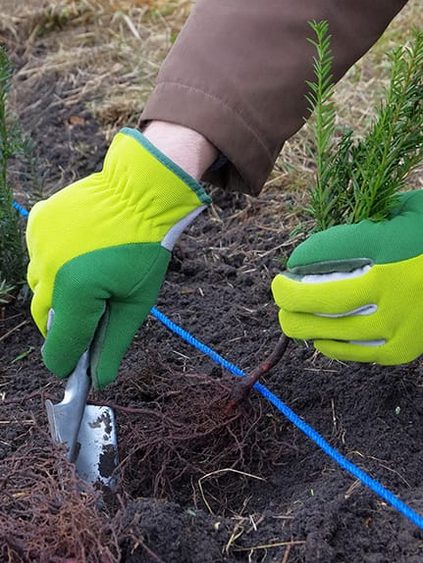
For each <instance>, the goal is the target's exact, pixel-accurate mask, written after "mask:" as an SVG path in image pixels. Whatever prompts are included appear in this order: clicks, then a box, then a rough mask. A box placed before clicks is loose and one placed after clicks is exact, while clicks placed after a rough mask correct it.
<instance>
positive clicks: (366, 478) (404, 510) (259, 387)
mask: <svg viewBox="0 0 423 563" xmlns="http://www.w3.org/2000/svg"><path fill="white" fill-rule="evenodd" d="M150 313H151V314H152V316H153V317H155V318H156V319H157V320H158V321H160V322H161V323H162V324H163V325H165V326H166V328H168V329H169V330H171V331H172V332H174V333H175V334H177V335H178V336H179V337H180V338H182V339H183V340H185V342H187V343H188V344H191V346H193V347H194V348H196V349H197V350H199V351H200V352H202V353H203V354H205V355H206V356H208V357H209V358H210V359H212V360H213V361H214V362H215V363H216V364H218V365H220V366H222V367H223V368H225V369H226V370H228V371H230V372H231V373H232V374H233V375H236V376H237V377H244V376H245V372H243V371H242V370H241V369H240V368H239V367H238V366H236V365H235V364H233V363H232V362H230V361H228V360H226V359H225V358H223V357H222V356H221V355H220V354H218V353H217V352H215V351H214V350H212V349H211V348H209V347H208V346H207V345H206V344H204V342H201V341H200V340H198V339H197V338H195V337H194V336H193V335H192V334H190V333H189V332H187V331H186V330H185V329H183V328H182V327H180V326H179V325H177V324H176V323H174V322H173V321H171V320H170V319H169V318H168V317H166V315H164V314H163V313H162V312H161V311H159V310H158V309H157V308H156V307H153V308H152V309H151V311H150ZM254 389H256V391H258V392H259V393H260V394H261V395H262V396H263V397H264V398H265V399H267V400H268V401H269V402H270V403H272V405H273V406H275V407H276V408H277V409H278V411H279V412H281V413H282V414H283V415H284V416H285V417H286V418H287V419H288V420H289V421H290V422H292V424H294V425H295V426H296V427H297V428H298V429H299V430H301V432H303V433H304V434H305V435H306V436H307V437H308V438H310V440H312V441H313V442H314V443H315V444H316V445H317V446H319V448H320V449H321V450H322V451H323V452H324V453H325V454H326V455H327V456H329V457H330V458H331V459H332V460H333V461H335V462H336V463H337V464H338V465H339V466H340V467H342V469H345V471H348V473H350V474H351V475H352V476H353V477H355V478H356V479H358V480H359V481H361V482H362V483H363V485H365V486H366V487H368V488H369V489H370V490H371V491H373V492H374V493H376V494H377V495H379V496H380V497H381V498H383V500H385V501H386V502H387V503H388V504H390V505H391V506H392V507H393V508H395V509H396V510H397V511H398V512H400V513H401V514H403V515H404V516H405V517H406V518H408V519H409V520H410V521H411V522H413V524H415V525H416V526H418V527H419V528H420V529H422V530H423V516H421V515H420V514H418V513H417V512H415V511H414V510H413V509H412V508H410V507H409V506H408V505H407V504H405V502H403V501H402V500H401V499H399V498H398V497H397V496H395V495H394V494H393V493H392V492H391V491H390V490H389V489H386V488H385V487H384V486H383V485H382V484H381V483H379V481H376V479H373V477H370V475H368V474H367V473H366V472H365V471H363V470H362V469H360V468H359V467H357V466H356V465H355V464H354V463H352V462H351V461H349V460H348V459H346V458H345V457H344V456H343V455H342V454H341V453H339V452H338V450H336V449H335V448H333V447H332V446H331V445H330V444H329V443H328V442H327V441H326V440H325V439H324V438H323V436H321V435H320V434H319V433H318V432H317V431H316V430H314V428H313V427H311V426H310V425H309V424H307V422H305V421H304V420H303V419H302V418H300V417H299V416H298V415H297V414H295V412H294V411H293V410H292V409H290V408H289V407H288V405H286V404H285V403H284V402H283V401H282V400H281V399H280V398H279V397H277V396H276V395H275V394H274V393H272V392H271V391H270V390H269V389H268V388H267V387H266V386H265V385H263V384H262V383H256V384H255V385H254Z"/></svg>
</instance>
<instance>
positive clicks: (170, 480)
mask: <svg viewBox="0 0 423 563" xmlns="http://www.w3.org/2000/svg"><path fill="white" fill-rule="evenodd" d="M19 92H20V95H19V99H18V102H17V109H18V112H19V113H20V115H21V117H22V122H23V125H24V129H25V131H26V132H27V133H29V134H30V136H31V138H32V140H33V143H34V146H35V153H36V155H37V158H38V162H39V163H41V166H42V175H43V176H45V179H44V181H45V184H46V185H47V188H48V190H51V189H52V190H54V189H57V188H59V186H60V185H62V183H65V182H67V181H69V180H72V179H73V177H74V176H75V175H76V176H80V175H81V174H84V173H87V172H89V171H91V170H93V169H95V168H96V167H98V165H99V163H100V162H101V159H102V156H103V154H104V151H105V146H106V143H105V141H104V139H103V136H102V134H101V132H100V131H99V129H98V127H97V125H96V123H95V122H94V120H93V119H92V117H91V116H90V114H89V113H88V112H87V110H86V109H84V107H83V106H81V105H80V102H79V105H76V106H75V105H72V104H69V105H66V104H60V103H56V104H55V105H54V106H52V107H49V100H51V99H52V96H53V97H54V99H55V100H56V101H57V100H62V101H64V100H66V89H65V87H64V85H63V82H60V84H56V82H55V76H54V75H52V76H51V81H50V82H49V83H47V82H46V81H45V77H44V79H43V82H42V83H37V82H36V81H35V82H34V81H32V82H31V84H26V83H25V82H23V83H21V84H19ZM35 96H36V97H38V98H40V99H41V102H40V105H37V106H33V107H31V103H30V100H33V99H34V97H35ZM40 108H42V111H41V110H40ZM73 115H79V116H82V117H83V119H81V120H74V119H71V117H72V116H73ZM75 123H77V124H75ZM75 147H79V148H78V150H75ZM16 170H19V167H18V165H17V167H16ZM14 182H15V183H16V185H17V191H18V192H19V194H21V196H22V198H23V199H22V201H23V202H24V203H25V197H24V196H23V195H22V194H24V193H25V192H29V191H30V187H31V183H30V182H31V180H30V179H29V175H28V174H26V175H25V174H23V173H22V174H20V175H18V174H16V175H15V177H14ZM28 199H30V198H28ZM213 199H214V208H213V209H212V210H210V211H209V212H208V213H207V214H204V216H203V217H201V218H200V219H199V220H198V221H197V222H196V223H195V225H194V226H193V227H192V228H191V229H190V231H189V232H188V233H186V234H185V235H184V236H183V238H182V240H181V241H180V243H179V244H178V246H177V248H176V250H175V253H174V257H173V260H172V263H171V266H170V270H169V274H168V276H167V279H166V281H165V283H164V286H163V290H162V292H161V296H160V300H159V304H158V306H159V308H160V309H161V310H162V311H163V312H165V313H166V314H167V315H169V316H170V317H171V318H172V319H173V320H174V321H176V322H178V323H179V324H181V325H182V326H183V327H185V328H186V329H188V330H190V331H191V332H192V333H193V334H194V335H196V336H197V337H198V338H200V339H201V340H203V341H205V342H206V343H207V344H209V345H211V346H212V347H214V348H215V349H216V350H217V351H218V352H220V353H222V354H223V355H225V356H226V357H227V358H228V359H230V360H232V361H234V362H236V363H238V365H239V366H240V367H242V368H243V369H245V370H250V369H251V368H253V367H254V366H255V365H256V364H257V363H258V362H259V361H261V360H262V359H263V357H264V356H265V355H266V354H267V353H268V352H269V351H270V350H271V349H272V347H273V346H274V345H275V343H276V341H277V339H278V336H279V328H278V323H277V317H276V308H275V306H274V305H273V302H272V300H271V294H270V282H271V279H272V277H273V276H274V275H275V274H276V273H277V271H278V270H279V268H280V264H281V259H283V258H286V256H287V255H288V254H289V252H290V251H291V249H292V247H291V245H290V244H289V243H288V242H287V240H288V233H289V230H290V229H291V228H292V227H293V226H295V224H296V222H298V220H299V218H298V211H297V210H296V207H295V206H296V203H295V201H296V199H295V197H294V195H293V194H292V193H290V190H289V187H286V188H278V189H276V188H275V189H269V190H267V191H266V192H265V193H264V194H262V196H261V197H260V198H259V199H258V200H252V199H250V198H247V197H245V196H242V195H236V194H224V193H222V192H219V191H213ZM293 215H294V218H292V217H293ZM288 217H291V218H290V219H289V220H288ZM3 313H4V316H3V318H1V319H0V349H1V365H0V398H1V400H2V403H1V420H0V490H1V491H2V493H1V494H2V495H3V502H2V503H1V506H0V554H1V558H2V560H5V561H8V560H10V561H47V560H48V561H68V562H70V561H75V560H78V561H106V562H108V561H114V560H121V561H126V562H129V561H130V562H141V561H166V562H167V563H181V562H187V563H188V562H192V563H203V562H217V561H233V562H235V561H275V562H283V563H287V562H289V563H293V562H308V563H318V562H321V563H335V562H336V563H341V562H352V563H363V562H364V563H384V562H387V563H388V562H389V563H392V562H395V563H396V562H398V563H400V562H401V563H403V562H404V563H405V562H406V563H419V562H421V561H423V534H422V532H421V531H419V530H418V529H416V528H415V527H414V526H413V525H412V524H410V523H409V522H408V521H406V520H405V519H404V518H403V517H402V516H400V515H399V514H397V513H396V512H394V511H393V509H391V508H390V507H388V506H386V504H385V503H383V502H382V501H381V500H380V499H378V498H377V497H376V496H375V495H374V494H373V493H371V492H370V491H368V490H367V489H365V488H364V487H363V486H361V485H360V484H359V483H358V482H356V481H354V480H353V479H352V478H351V477H350V476H349V475H347V474H345V473H344V472H343V471H342V470H340V469H339V468H338V467H337V466H336V465H335V464H334V463H332V462H331V461H330V460H329V459H328V458H327V457H326V456H325V455H324V454H323V453H322V452H321V451H320V450H318V449H317V447H316V446H314V445H313V444H312V443H311V442H310V441H309V440H308V439H306V438H305V437H304V436H303V435H302V434H301V433H300V432H299V431H298V430H296V429H295V428H293V427H292V426H291V425H289V424H288V423H287V422H286V421H285V420H284V419H283V418H282V416H281V415H279V414H278V413H277V412H276V411H275V410H274V409H273V408H271V407H270V406H269V405H266V404H265V403H264V401H263V399H261V398H258V397H257V396H253V397H251V400H250V401H249V403H247V404H246V405H244V406H243V408H242V409H241V410H240V411H239V412H238V413H237V416H236V420H235V421H232V422H229V423H228V424H226V423H225V421H223V425H222V426H220V427H219V426H217V427H216V431H215V432H214V433H212V434H211V435H210V436H209V438H207V436H205V435H204V433H203V435H202V436H201V440H197V438H195V439H194V438H193V437H192V436H191V437H186V438H187V440H186V441H185V442H184V448H183V450H181V449H180V448H179V446H178V447H176V446H175V441H174V435H173V434H169V424H168V422H169V420H170V418H171V417H170V415H169V413H171V414H172V416H174V415H175V413H177V414H178V417H179V418H178V420H177V422H178V424H183V423H189V424H191V425H192V424H194V423H195V424H197V425H199V426H198V428H200V430H201V428H203V427H202V426H201V424H202V420H203V419H202V418H201V416H200V417H199V415H200V414H201V415H202V414H203V413H199V411H198V409H197V410H196V409H195V408H194V407H195V405H203V406H204V405H205V406H206V407H207V408H208V407H209V406H211V405H214V406H215V407H216V402H215V400H216V398H219V397H220V398H224V397H225V393H227V391H228V388H229V387H230V385H231V382H230V380H228V376H227V375H226V376H224V374H222V370H221V369H220V368H218V367H216V366H214V365H213V364H212V363H211V362H210V361H209V360H208V359H207V358H205V357H204V356H202V355H201V354H200V353H199V352H197V351H196V350H194V349H192V348H190V347H188V346H187V345H186V344H184V343H183V342H182V341H181V340H180V339H179V338H178V337H176V336H174V335H173V334H171V333H169V332H168V331H167V330H166V329H165V328H164V327H163V326H161V325H160V324H159V323H158V321H156V320H154V319H149V320H148V322H147V323H146V325H145V327H144V328H143V329H142V330H141V331H140V332H139V333H138V335H137V337H136V338H135V340H134V343H133V345H132V347H131V349H130V351H129V353H128V355H127V356H126V358H125V360H124V362H123V365H122V369H121V374H120V377H119V380H118V382H116V383H115V384H114V385H112V386H111V387H110V388H109V389H108V390H107V391H106V392H104V393H102V394H97V395H96V397H95V399H96V400H100V401H103V402H111V403H114V404H115V405H117V408H116V414H117V421H118V425H119V431H120V456H121V459H122V460H125V467H124V477H123V479H122V487H121V489H120V491H119V493H118V495H117V497H116V499H115V502H114V505H113V506H111V507H109V508H106V507H104V506H101V503H99V500H98V498H97V497H96V495H95V493H93V492H90V491H88V492H85V493H81V491H80V490H79V489H78V486H75V481H74V477H72V469H71V468H66V469H63V468H62V469H60V470H59V469H58V465H57V464H58V463H59V465H60V462H58V461H57V459H58V458H60V455H61V452H59V451H57V450H55V449H54V448H51V447H50V445H49V440H48V436H47V422H46V416H45V413H44V408H43V399H44V398H45V397H46V396H53V397H54V398H59V397H60V394H61V389H62V383H60V382H58V381H56V380H55V379H54V378H53V377H52V376H51V375H49V374H48V373H47V371H46V370H45V368H44V367H43V366H42V363H41V361H40V352H39V351H40V346H41V344H42V341H41V338H40V336H39V335H38V334H37V332H36V330H35V328H34V327H33V325H32V324H31V321H30V317H29V314H28V311H27V305H25V304H17V305H15V306H13V307H8V308H7V309H6V310H4V311H3ZM19 325H20V326H19ZM14 329H15V330H14ZM9 331H11V332H10V333H9V334H7V333H8V332H9ZM266 383H267V384H268V386H269V387H270V388H271V389H272V390H273V391H274V392H275V393H277V394H278V395H279V396H280V397H281V398H282V399H283V400H284V401H286V402H287V403H288V404H289V405H290V406H291V407H292V408H293V409H294V410H295V411H296V412H297V413H298V414H299V415H301V416H302V417H304V419H305V420H307V421H308V422H309V423H311V424H312V425H313V426H314V427H315V428H316V429H317V430H318V431H319V432H320V433H321V434H322V435H323V436H325V437H326V438H327V439H328V440H329V441H330V442H331V444H333V445H334V446H335V447H337V448H339V449H340V451H341V452H342V453H343V454H345V455H346V456H347V457H348V458H349V459H351V460H352V461H354V462H355V463H357V464H358V465H359V466H360V467H362V468H363V469H365V470H366V471H368V472H369V473H370V474H371V475H373V476H374V477H376V478H377V479H379V480H380V481H381V482H382V483H383V484H384V485H386V486H387V487H389V488H391V489H392V490H393V491H394V492H395V493H396V494H398V495H399V496H400V497H401V498H402V499H403V500H404V501H406V502H407V503H409V504H410V506H412V507H413V508H414V509H415V510H417V511H419V512H420V513H423V477H422V457H421V455H422V454H421V452H422V445H423V423H422V422H423V421H422V419H423V372H422V369H421V366H420V364H419V362H415V363H413V364H411V365H408V366H404V367H399V368H380V367H376V366H360V365H355V364H349V365H343V364H340V363H336V362H330V361H329V360H327V359H325V358H322V357H316V355H315V354H314V353H313V350H312V349H311V348H306V347H304V346H300V345H291V347H290V348H289V350H288V352H287V354H286V356H285V358H284V361H283V364H280V365H279V366H278V367H277V368H276V369H274V370H273V372H272V374H271V375H270V376H268V377H267V381H266ZM219 393H220V395H219ZM184 397H185V398H186V400H185V401H184ZM196 401H197V402H196ZM125 407H131V408H132V409H142V412H129V411H128V409H126V410H125ZM204 412H209V411H204ZM213 412H214V414H213V415H210V417H211V418H210V419H211V420H212V421H213V424H215V423H216V421H219V416H221V414H219V412H220V413H221V411H219V409H217V411H216V409H215V411H213ZM156 419H158V420H160V423H158V422H156ZM172 420H173V419H172ZM221 423H222V419H220V422H219V424H221ZM190 428H192V426H190ZM152 435H154V436H155V438H157V437H159V438H160V439H163V441H160V439H159V440H158V441H156V445H155V448H156V449H155V450H151V451H148V447H147V445H148V440H147V442H146V439H147V438H148V436H152ZM146 437H147V438H146ZM164 440H168V441H167V442H164ZM240 443H241V446H240ZM146 444H147V445H146ZM187 444H188V445H187ZM137 446H138V447H137ZM166 446H169V447H166ZM49 448H50V449H49ZM169 451H171V455H170V457H169V455H168V454H169ZM46 452H47V453H46ZM181 452H182V453H181ZM172 456H174V457H172ZM181 456H182V457H181ZM55 460H56V461H55ZM181 460H182V465H181V466H177V464H176V462H177V461H181ZM230 469H234V470H236V471H239V472H240V473H237V472H236V471H231V470H230ZM175 470H176V471H175ZM69 471H70V473H67V472H69ZM161 471H162V475H161V477H162V478H161V479H159V480H158V479H157V476H158V475H159V474H160V472H161ZM211 473H213V474H212V475H210V474H211ZM64 474H66V475H71V477H72V478H71V477H69V478H67V480H64V479H63V475H64ZM246 474H250V475H251V476H248V475H246ZM16 475H17V476H18V477H16ZM19 475H20V477H19ZM12 477H13V478H12ZM201 477H204V479H203V480H202V481H201V483H202V485H203V487H202V488H200V487H199V480H200V479H201ZM257 477H259V478H260V479H258V478H257ZM16 479H18V480H16ZM19 479H21V480H22V482H20V481H19ZM58 498H59V499H60V502H59V501H58V500H57V499H58ZM96 499H97V500H96ZM6 501H7V502H6ZM70 506H71V508H69V507H70ZM40 507H41V516H40ZM72 507H73V508H72ZM69 510H74V511H76V512H77V515H78V514H79V515H80V517H79V520H80V521H84V522H85V523H86V525H84V526H79V525H77V524H78V522H77V521H75V522H74V526H73V528H72V527H71V526H70V527H66V526H65V524H66V523H69V518H70V517H69V518H63V516H64V515H66V514H69ZM35 515H37V517H36V516H35ZM77 519H78V518H77ZM43 526H44V528H43ZM88 529H91V530H93V531H94V535H95V538H93V535H92V534H87V530H88ZM40 530H41V531H42V530H45V533H43V534H42V535H43V538H44V537H45V538H46V540H45V542H38V543H36V542H35V543H34V542H32V544H31V546H29V543H28V537H30V536H31V534H32V535H33V536H34V534H35V535H36V534H37V533H38V535H39V536H40V533H41V532H40ZM72 530H73V532H74V534H76V535H77V537H75V538H74V539H73V538H72V535H71V534H70V531H72ZM33 536H32V537H33ZM95 540H97V541H95ZM84 542H85V544H86V545H85V551H84V548H83V546H84ZM40 545H41V546H42V547H40ZM72 545H73V547H72ZM81 545H82V547H81ZM34 546H35V547H34ZM37 546H38V547H37ZM42 549H43V550H44V551H41V550H42ZM37 550H38V551H37ZM46 554H47V555H46Z"/></svg>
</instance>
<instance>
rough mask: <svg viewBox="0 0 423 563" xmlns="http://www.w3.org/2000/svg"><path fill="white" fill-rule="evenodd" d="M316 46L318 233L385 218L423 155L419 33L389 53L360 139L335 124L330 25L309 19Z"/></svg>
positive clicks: (422, 36)
mask: <svg viewBox="0 0 423 563" xmlns="http://www.w3.org/2000/svg"><path fill="white" fill-rule="evenodd" d="M310 25H311V27H312V29H313V31H314V33H315V39H310V41H311V43H312V44H313V45H314V46H315V48H316V56H315V58H314V75H315V80H314V82H309V83H308V85H309V88H310V90H309V94H308V96H307V99H308V102H309V109H310V111H312V112H314V118H313V120H312V121H311V127H312V133H313V136H314V144H315V160H316V183H315V185H314V186H313V187H312V189H311V203H310V210H309V211H310V213H311V215H312V217H313V219H314V221H315V225H316V227H315V230H323V229H327V228H328V227H331V226H333V225H337V224H343V223H357V222H359V221H361V220H362V219H372V220H375V221H377V220H380V219H384V218H386V217H387V216H389V213H390V211H391V209H392V207H393V206H394V205H395V202H396V196H397V194H398V192H399V191H400V190H402V189H403V188H404V186H405V181H406V179H407V177H408V175H409V174H410V172H411V171H412V170H413V169H414V168H415V166H416V165H417V164H418V163H419V162H420V161H421V160H422V159H423V32H422V31H418V30H416V31H415V32H414V34H413V40H412V41H411V43H410V45H406V46H401V47H399V48H397V49H396V50H394V51H393V52H392V53H391V54H390V55H389V57H390V83H389V86H388V88H387V90H386V92H385V97H384V100H383V102H382V103H381V104H380V106H379V107H378V108H377V109H376V112H375V114H376V117H375V119H374V120H373V122H372V123H371V126H370V128H369V130H368V132H367V134H366V135H365V136H364V138H362V139H357V138H355V137H354V132H353V131H352V130H351V129H350V130H346V131H343V132H339V131H337V130H336V126H335V107H334V102H333V91H334V85H333V78H332V55H331V51H330V39H331V37H330V35H329V31H328V23H327V22H326V21H322V22H311V24H310Z"/></svg>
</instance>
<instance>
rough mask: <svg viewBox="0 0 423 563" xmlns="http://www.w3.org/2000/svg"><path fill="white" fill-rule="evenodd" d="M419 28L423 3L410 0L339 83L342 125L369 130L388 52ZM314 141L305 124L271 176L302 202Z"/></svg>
mask: <svg viewBox="0 0 423 563" xmlns="http://www.w3.org/2000/svg"><path fill="white" fill-rule="evenodd" d="M416 27H417V28H421V27H423V12H422V10H421V2H420V0H410V1H409V3H408V5H407V6H406V7H405V8H404V9H403V10H402V12H401V13H400V14H399V15H398V16H397V17H396V18H395V19H394V21H393V22H392V23H391V25H390V26H389V27H388V29H387V30H386V32H385V33H384V34H383V36H382V37H381V38H380V39H379V41H378V42H377V43H376V44H375V45H374V46H373V48H372V49H370V51H369V52H368V53H367V54H366V55H365V56H364V57H363V58H362V59H361V60H360V61H359V62H358V63H357V64H355V65H354V66H353V67H352V68H351V69H350V70H349V71H348V72H347V74H346V75H345V76H344V77H343V79H342V80H341V81H340V82H339V83H338V85H337V87H336V96H335V102H336V107H337V116H338V123H339V124H340V125H341V126H342V125H344V126H350V127H352V128H353V129H354V130H355V131H356V132H357V133H358V134H360V133H362V132H363V131H364V130H365V129H366V127H367V125H368V124H369V122H370V121H371V119H372V118H373V116H374V114H375V112H374V108H375V107H377V104H378V103H379V102H380V101H381V99H382V95H383V91H384V88H385V86H386V85H387V83H388V61H387V57H386V53H387V52H389V51H390V50H391V49H393V48H395V47H398V46H399V45H401V44H403V43H404V42H405V41H406V40H407V39H409V38H410V36H411V30H412V29H413V28H416ZM310 140H311V136H310V130H309V128H308V127H307V126H305V127H303V128H302V129H301V130H300V131H299V132H298V133H297V134H296V135H294V136H293V137H292V138H291V139H290V140H289V141H288V142H287V143H286V144H285V147H284V150H283V151H282V153H281V156H280V157H279V159H278V161H277V163H276V166H275V170H274V172H273V175H272V177H271V179H270V182H271V183H272V180H273V184H276V185H277V184H278V181H275V180H274V179H275V178H276V177H279V182H280V183H281V185H283V187H284V188H285V189H290V187H291V191H292V192H294V193H296V194H298V197H299V198H300V201H303V198H304V194H303V193H302V192H303V190H304V188H306V187H307V185H308V184H309V183H310V182H311V181H312V176H313V170H314V163H313V162H312V160H311V159H310V158H309V157H308V156H307V155H308V153H309V150H308V147H309V146H310ZM412 183H413V187H415V188H416V189H417V188H422V187H423V168H421V169H420V170H419V171H417V172H415V173H414V175H413V177H412Z"/></svg>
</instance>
